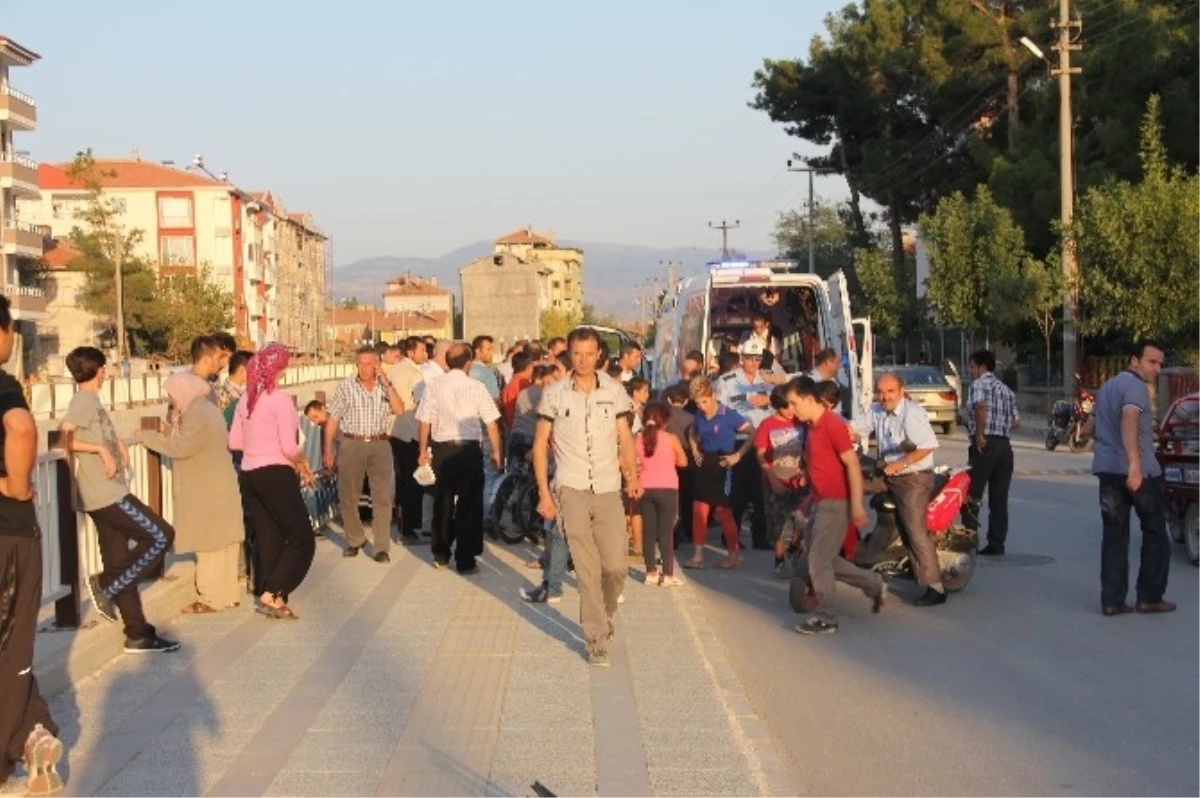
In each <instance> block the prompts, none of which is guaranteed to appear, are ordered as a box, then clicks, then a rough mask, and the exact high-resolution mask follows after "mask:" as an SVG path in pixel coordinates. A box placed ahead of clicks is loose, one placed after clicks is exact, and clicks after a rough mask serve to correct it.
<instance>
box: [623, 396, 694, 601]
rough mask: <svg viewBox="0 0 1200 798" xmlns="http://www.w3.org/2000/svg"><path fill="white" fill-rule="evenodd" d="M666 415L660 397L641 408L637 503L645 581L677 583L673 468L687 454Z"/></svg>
mask: <svg viewBox="0 0 1200 798" xmlns="http://www.w3.org/2000/svg"><path fill="white" fill-rule="evenodd" d="M634 379H638V378H637V377H635V378H634ZM631 382H632V380H631ZM670 417H671V408H670V406H669V405H668V404H667V403H666V402H662V401H654V402H648V403H647V404H646V407H645V409H644V410H643V411H642V431H641V432H640V433H639V434H638V436H637V440H636V442H635V445H636V446H637V455H638V461H639V462H640V463H641V483H642V488H643V489H644V490H645V493H644V494H643V495H642V497H641V498H640V499H639V500H638V503H639V506H640V508H641V518H642V519H643V523H644V524H645V527H644V528H645V530H646V532H647V533H648V535H647V537H646V540H645V546H644V548H643V549H642V551H643V552H644V554H645V563H646V584H647V585H662V586H663V587H679V586H680V585H682V584H683V582H682V581H680V580H679V579H678V578H677V577H676V576H675V519H676V517H677V516H678V515H679V473H678V472H677V471H676V469H678V468H682V467H684V466H686V465H687V454H686V453H685V452H684V451H683V444H682V443H681V442H680V441H679V439H678V438H676V437H675V436H674V435H672V434H671V433H670V432H668V431H667V429H666V426H667V423H668V421H669V419H670ZM656 547H657V550H658V555H659V556H661V557H662V572H661V573H660V572H659V571H658V568H657V561H658V556H656V553H655V548H656Z"/></svg>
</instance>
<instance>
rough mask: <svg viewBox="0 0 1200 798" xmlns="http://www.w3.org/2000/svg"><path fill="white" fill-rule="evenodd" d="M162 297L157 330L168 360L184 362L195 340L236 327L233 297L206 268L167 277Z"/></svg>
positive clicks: (163, 280)
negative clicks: (159, 332)
mask: <svg viewBox="0 0 1200 798" xmlns="http://www.w3.org/2000/svg"><path fill="white" fill-rule="evenodd" d="M159 296H160V301H159V303H158V305H157V313H158V314H159V318H158V319H157V322H158V325H157V326H158V328H159V329H161V330H162V342H161V345H162V347H163V350H164V351H165V353H166V354H167V356H168V357H171V358H174V359H177V360H182V359H185V358H186V357H187V356H188V354H189V350H190V348H191V345H192V340H193V339H194V338H196V336H199V335H208V334H209V333H211V332H213V331H214V330H225V329H228V328H229V327H232V326H233V294H232V293H230V292H229V291H228V290H226V289H225V288H223V287H221V286H220V285H218V284H217V283H216V282H215V281H214V280H213V279H212V272H211V270H210V269H209V268H208V267H207V266H203V267H201V268H200V269H199V270H198V271H196V272H195V273H192V272H180V273H178V274H173V275H171V276H164V277H163V278H162V281H161V283H160V286H159Z"/></svg>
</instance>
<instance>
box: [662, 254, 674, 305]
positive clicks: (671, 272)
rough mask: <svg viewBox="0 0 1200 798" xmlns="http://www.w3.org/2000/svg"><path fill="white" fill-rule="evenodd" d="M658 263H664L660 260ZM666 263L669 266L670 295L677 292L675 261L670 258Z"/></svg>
mask: <svg viewBox="0 0 1200 798" xmlns="http://www.w3.org/2000/svg"><path fill="white" fill-rule="evenodd" d="M658 265H659V266H662V265H664V264H663V262H662V261H661V260H660V261H659V262H658ZM665 265H666V267H667V295H668V296H670V295H672V294H674V293H675V261H673V260H669V261H667V262H666V264H665Z"/></svg>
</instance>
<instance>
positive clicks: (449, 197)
mask: <svg viewBox="0 0 1200 798" xmlns="http://www.w3.org/2000/svg"><path fill="white" fill-rule="evenodd" d="M844 3H845V0H789V1H788V2H755V1H754V0H745V1H744V2H743V3H740V4H731V3H717V2H711V1H710V0H690V2H689V1H685V0H643V1H642V2H625V1H624V0H612V1H611V2H606V3H584V2H561V0H560V1H559V2H548V1H546V2H534V1H532V0H530V1H527V2H523V1H522V0H516V1H515V2H508V3H492V2H486V3H485V2H482V0H480V2H475V3H466V2H453V1H451V0H447V1H446V2H439V3H428V2H422V3H415V2H380V1H377V2H365V1H364V0H342V2H338V3H320V2H315V1H313V0H273V1H272V2H233V1H232V0H208V2H206V3H176V2H162V0H153V1H149V0H118V2H114V3H82V2H77V0H37V2H25V3H11V4H8V3H6V4H5V6H6V7H5V10H4V17H3V23H2V27H0V34H3V35H6V36H8V37H10V38H12V39H14V40H16V41H17V42H19V43H20V44H22V45H24V46H25V47H28V48H30V49H32V50H34V51H35V52H37V53H39V54H40V55H41V56H42V60H41V61H39V62H37V63H36V64H34V66H32V67H30V68H22V69H15V70H13V74H12V76H11V82H12V85H13V86H14V87H16V88H18V89H20V90H22V91H24V92H26V93H28V94H31V95H32V96H33V97H34V98H35V99H36V101H37V105H38V129H37V130H36V131H35V132H33V133H29V134H19V140H18V141H17V142H16V146H17V149H19V150H25V151H28V152H29V154H30V156H31V157H33V158H34V159H36V160H39V161H43V162H58V161H63V160H69V159H70V158H71V157H72V156H73V155H74V153H75V152H76V151H78V150H81V149H85V148H87V147H91V148H92V149H93V151H94V152H95V154H96V155H97V156H102V157H126V156H129V155H130V154H131V153H132V152H134V151H135V150H136V151H138V152H139V153H140V155H141V157H142V158H143V159H145V160H154V161H161V160H174V161H175V162H176V163H177V164H180V165H184V164H187V163H189V162H190V160H191V158H192V155H193V154H194V153H202V154H203V156H204V160H205V163H206V165H207V166H208V168H209V169H211V170H212V171H213V172H220V171H226V172H227V173H228V175H229V178H230V180H231V181H232V182H234V183H235V184H236V185H238V186H239V187H240V188H242V189H245V190H247V191H252V190H262V189H270V190H272V191H274V192H275V193H276V194H277V195H278V196H280V197H281V198H282V200H283V202H284V203H285V205H286V206H287V208H288V210H291V211H299V210H306V211H309V212H311V213H312V214H313V215H314V216H315V219H316V222H317V224H318V226H320V227H321V228H322V229H323V230H325V231H326V232H327V233H329V234H330V236H331V238H332V241H333V250H334V261H335V264H337V265H343V264H345V263H348V262H351V261H354V260H357V259H360V258H365V257H373V256H379V255H398V256H419V257H437V256H439V255H442V254H444V253H446V252H448V251H450V250H453V249H456V248H457V247H460V246H463V245H466V244H470V243H473V242H475V241H479V240H481V239H491V238H495V237H497V236H500V235H503V234H504V233H507V232H510V231H511V230H514V229H517V228H519V227H524V226H526V225H528V224H532V225H533V226H534V227H535V229H538V230H553V231H554V232H555V233H556V234H557V235H558V236H559V237H561V238H567V239H572V240H574V241H589V242H602V243H613V244H632V245H640V246H656V247H682V246H716V245H719V243H720V233H719V232H716V231H712V230H710V229H709V228H708V223H709V222H720V221H721V220H728V221H730V222H732V221H733V220H734V219H740V221H741V227H740V228H739V229H737V230H734V231H731V233H730V244H731V246H735V247H739V248H745V249H771V248H773V246H774V240H773V238H772V230H773V227H774V220H775V217H776V214H777V213H778V211H779V210H781V209H786V208H801V207H803V202H804V200H805V195H806V192H807V178H806V176H805V175H803V174H795V173H788V172H787V171H786V166H785V165H786V161H787V159H788V158H790V157H792V155H793V154H794V153H797V152H799V153H801V154H806V155H811V154H814V153H815V152H817V150H815V149H814V148H812V147H811V146H810V145H808V144H807V143H805V142H801V141H800V140H798V139H794V138H790V137H788V136H787V135H786V134H785V133H784V132H783V126H782V125H777V124H774V123H772V122H771V121H770V120H769V119H768V118H767V116H766V114H765V113H762V112H760V111H754V110H752V109H750V108H749V107H748V106H747V103H748V102H749V101H750V100H751V99H752V98H753V90H752V88H751V85H750V84H751V80H752V77H753V74H754V70H755V69H756V68H758V67H759V66H760V65H761V63H762V60H763V59H764V58H796V57H801V56H803V55H805V54H806V53H807V50H808V44H809V41H810V40H811V38H812V36H813V35H814V34H817V33H820V32H821V31H822V30H823V27H822V20H823V18H824V16H825V14H827V13H828V12H830V11H833V10H835V9H836V8H838V7H841V6H842V5H844ZM817 193H818V195H819V197H824V198H827V199H842V198H844V196H845V187H844V183H842V182H841V180H840V178H836V177H820V178H818V179H817Z"/></svg>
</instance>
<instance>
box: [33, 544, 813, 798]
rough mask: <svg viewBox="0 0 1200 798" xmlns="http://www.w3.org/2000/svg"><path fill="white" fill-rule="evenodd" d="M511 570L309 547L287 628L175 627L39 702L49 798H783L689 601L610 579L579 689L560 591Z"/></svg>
mask: <svg viewBox="0 0 1200 798" xmlns="http://www.w3.org/2000/svg"><path fill="white" fill-rule="evenodd" d="M529 553H530V550H529V549H528V548H527V547H505V546H500V545H492V544H489V546H488V553H487V554H486V555H485V556H484V557H483V558H482V559H481V560H480V564H481V567H482V572H481V573H480V574H478V575H475V576H466V577H464V576H460V575H458V574H456V573H454V572H453V571H435V570H434V569H433V568H432V567H431V565H430V563H429V556H430V554H429V550H428V548H427V547H425V548H420V547H417V548H413V549H399V550H394V555H393V556H394V558H395V559H394V562H393V564H391V565H389V566H381V565H379V564H377V563H374V562H373V561H371V560H370V559H368V558H366V557H359V558H356V559H351V560H343V558H342V557H341V556H340V554H341V552H340V549H339V548H338V547H337V546H335V545H334V544H333V543H331V542H327V541H323V542H321V543H319V545H318V549H317V558H316V561H315V563H314V566H313V570H312V572H311V573H310V575H309V578H308V581H307V582H306V583H305V584H304V585H303V586H302V587H301V589H300V590H299V591H298V593H297V594H296V596H295V597H294V599H293V606H294V608H295V610H296V612H297V613H298V614H299V615H300V620H299V621H296V622H288V621H272V620H268V619H267V618H265V617H263V616H261V615H258V614H256V613H254V612H253V610H252V608H251V607H250V606H249V603H244V604H243V606H242V607H240V608H238V609H236V610H233V611H231V612H229V613H222V614H218V615H211V616H202V617H188V618H180V619H178V620H176V621H175V622H173V624H172V625H171V628H170V629H169V630H165V631H166V632H168V633H169V634H173V635H176V636H177V637H178V638H179V639H180V640H181V641H182V643H183V646H184V647H183V649H182V650H181V651H180V652H179V653H178V654H173V655H155V656H142V657H137V656H132V655H126V656H122V657H118V658H117V659H116V660H114V661H113V662H112V663H111V664H110V665H109V666H107V667H106V668H105V669H103V670H102V671H100V672H99V673H97V674H96V675H94V676H93V677H91V678H89V679H87V680H84V681H82V682H80V683H78V684H76V685H74V686H73V688H72V689H70V690H68V691H66V692H64V693H62V694H60V695H58V696H56V697H55V699H54V700H53V701H52V707H51V709H52V712H53V714H54V717H55V719H56V720H57V721H58V722H59V724H60V725H61V727H62V736H63V739H64V741H65V742H66V743H67V745H68V757H67V762H66V763H65V765H66V766H65V768H64V770H65V773H66V775H67V777H68V783H67V794H69V795H495V796H507V795H532V794H533V791H532V788H531V784H532V782H534V781H535V780H537V781H540V782H542V783H543V784H544V785H545V786H546V787H547V788H549V789H550V790H551V791H553V792H555V793H556V794H558V795H783V794H794V793H795V791H796V788H795V786H794V785H792V784H789V783H788V781H787V777H786V776H785V775H784V774H785V770H784V769H783V768H782V767H781V766H780V762H779V759H778V755H777V753H776V751H775V748H774V746H773V744H772V742H771V740H770V738H769V737H768V735H767V732H766V726H765V724H764V723H763V721H762V720H761V719H760V718H759V716H758V715H757V714H756V712H755V710H754V708H753V707H752V706H751V704H750V702H749V700H748V699H747V697H746V693H745V692H744V691H743V689H742V686H741V685H740V684H739V682H738V679H737V677H736V676H735V674H734V672H733V670H732V668H731V666H730V664H729V660H728V659H727V658H726V653H725V652H724V651H723V650H722V648H721V645H720V644H719V643H718V641H717V640H716V638H715V637H714V635H713V632H712V630H711V628H710V627H709V624H708V620H707V618H706V617H705V615H704V611H703V609H702V608H701V606H700V604H699V602H698V601H697V599H696V596H695V595H694V594H693V592H692V589H691V587H690V586H684V587H683V588H680V589H663V588H657V587H653V588H650V587H645V586H644V585H642V584H641V583H640V582H638V581H636V579H634V578H631V579H630V581H629V582H628V583H627V585H626V590H625V593H626V596H627V600H626V602H625V604H623V605H622V608H621V610H620V612H619V613H618V616H617V619H616V621H617V623H616V625H617V636H616V639H615V640H614V645H613V650H612V655H613V657H612V658H613V667H612V668H609V669H593V668H590V667H589V666H588V665H587V664H586V662H585V661H584V660H583V658H582V656H581V653H580V652H581V648H582V645H583V640H582V638H581V633H580V629H579V625H578V622H577V621H578V611H579V603H578V594H577V593H576V592H575V591H574V589H573V586H572V585H570V584H569V585H568V586H567V590H566V594H565V598H564V600H563V602H562V603H561V604H559V605H557V606H547V605H528V604H524V603H523V602H521V601H520V600H519V599H518V596H517V591H518V589H519V588H520V587H522V586H523V585H525V584H527V583H528V581H527V580H528V579H529V578H530V577H531V576H538V575H539V573H538V572H536V571H529V570H527V569H525V568H524V567H523V562H524V559H525V557H526V556H527V555H528V554H529ZM633 573H634V574H635V575H636V573H637V572H633Z"/></svg>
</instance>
